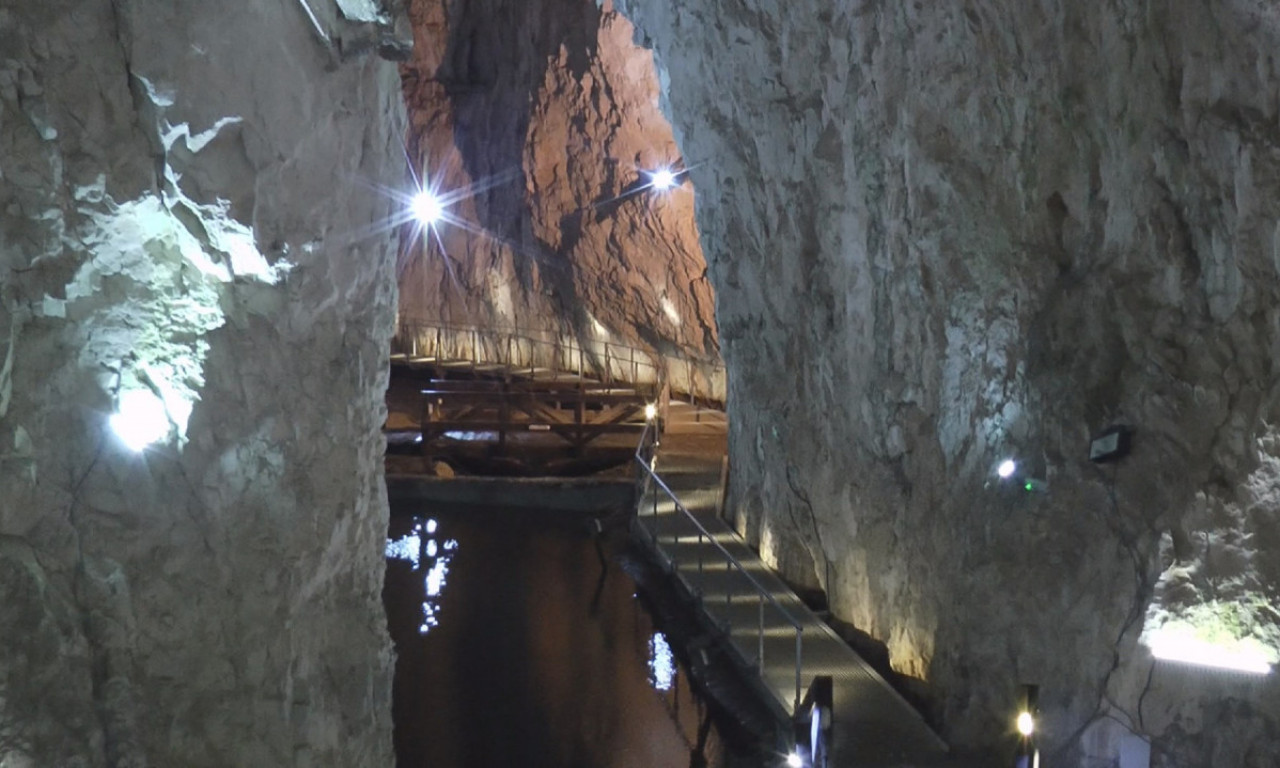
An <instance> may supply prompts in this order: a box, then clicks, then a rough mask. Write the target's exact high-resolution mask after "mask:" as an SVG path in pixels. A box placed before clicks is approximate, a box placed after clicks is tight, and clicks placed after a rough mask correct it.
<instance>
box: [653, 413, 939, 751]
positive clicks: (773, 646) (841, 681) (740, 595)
mask: <svg viewBox="0 0 1280 768" xmlns="http://www.w3.org/2000/svg"><path fill="white" fill-rule="evenodd" d="M724 441H725V417H724V415H723V414H722V413H719V412H716V411H707V410H699V409H695V408H693V407H691V406H688V405H683V404H675V403H673V404H672V409H671V413H670V417H669V419H668V421H667V424H666V431H665V433H664V434H663V436H662V439H661V444H660V446H659V448H658V454H657V466H656V470H657V472H658V474H659V475H660V476H661V477H662V478H663V479H664V481H665V482H666V483H667V485H668V486H669V487H670V488H671V490H672V491H673V492H674V493H675V494H676V496H677V497H678V498H679V499H680V502H681V503H682V504H683V505H684V506H685V508H686V509H688V510H689V511H690V512H691V513H692V514H693V515H694V517H695V518H696V519H697V521H698V522H699V523H700V524H701V525H702V526H703V528H704V529H706V530H707V531H708V532H710V533H712V534H713V535H714V536H715V537H716V539H717V540H718V541H719V543H720V545H721V546H723V547H725V548H726V549H727V550H729V552H730V553H731V554H732V555H733V556H734V557H735V558H736V559H737V560H738V561H739V562H740V563H741V564H742V565H743V566H744V567H745V568H746V570H747V572H748V573H750V574H751V576H752V577H753V578H754V579H755V580H756V581H757V582H758V583H759V584H760V585H762V586H764V587H765V588H766V589H767V590H768V591H769V592H770V594H771V595H772V597H773V598H774V600H776V601H777V603H778V604H779V605H781V606H782V607H783V608H784V609H785V610H786V612H787V613H789V614H790V616H791V617H793V618H794V619H795V620H796V621H798V623H799V624H800V625H801V626H802V628H803V632H802V662H803V663H802V676H803V681H802V685H803V687H804V688H805V689H807V688H808V686H809V684H810V682H811V681H812V679H813V678H814V676H816V675H829V676H831V678H832V679H833V687H834V704H833V707H832V709H833V723H834V728H833V730H832V738H833V744H832V751H831V758H830V760H829V762H828V765H829V766H831V768H846V767H850V766H857V767H858V768H863V767H871V766H874V767H877V768H879V767H881V766H885V767H887V766H941V765H947V764H948V761H947V747H946V745H945V744H944V743H943V742H942V740H941V739H939V738H938V736H937V735H936V734H934V732H933V731H932V730H931V729H930V728H929V727H928V725H927V724H926V723H925V722H924V720H923V718H922V717H921V716H920V715H919V713H917V712H916V710H915V709H913V708H912V707H911V706H910V705H909V704H907V703H906V701H904V700H903V699H902V698H901V697H900V696H899V695H898V694H897V693H896V692H895V691H894V690H893V689H892V688H891V687H890V686H889V684H888V683H886V682H885V680H884V679H883V678H881V677H880V675H879V674H877V673H876V672H875V670H873V669H872V668H871V667H870V666H869V665H868V664H867V663H866V662H865V661H863V660H862V658H861V657H859V656H858V655H857V654H856V653H855V652H854V651H853V650H852V649H851V648H850V647H849V646H848V645H847V644H846V643H845V642H844V641H843V640H841V639H840V637H839V636H838V635H837V634H836V633H835V632H834V631H833V630H832V629H831V628H830V627H828V626H827V625H826V624H825V623H824V622H823V621H822V620H821V619H819V618H818V617H817V616H816V615H814V614H813V612H812V611H810V610H809V609H808V608H807V607H806V606H805V605H804V603H803V602H801V600H800V599H799V598H798V597H797V596H796V595H795V594H794V593H793V592H792V591H791V590H790V589H789V588H788V587H787V586H786V584H784V583H783V582H782V580H781V579H779V578H778V577H777V576H775V575H774V574H773V572H772V571H770V570H769V569H768V568H767V567H766V566H765V565H764V563H763V562H762V561H761V560H760V558H759V557H758V556H756V554H755V553H754V552H752V551H751V549H750V548H749V547H748V546H747V545H746V544H745V542H743V541H742V539H740V538H739V537H738V536H737V534H736V533H735V532H734V531H733V530H732V529H730V528H729V526H728V525H727V524H725V523H724V522H722V521H721V520H720V519H719V517H718V516H717V508H718V506H719V505H720V502H721V498H720V496H721V487H722V486H721V483H722V480H721V477H722V474H721V473H722V457H723V455H724V448H723V447H724ZM656 511H657V514H656V516H655V515H654V514H653V497H652V496H649V495H646V497H645V498H644V499H642V501H641V504H640V513H639V515H638V517H637V520H638V521H639V524H640V525H641V526H642V527H643V530H644V531H646V532H647V533H648V534H649V535H650V539H652V538H655V537H656V539H657V541H658V542H659V545H660V548H661V552H662V555H661V557H662V558H663V559H664V560H665V561H666V562H669V563H670V564H671V565H672V566H673V570H674V572H675V573H677V574H678V575H679V578H680V579H681V580H682V582H683V584H684V586H685V588H686V589H687V590H688V591H689V592H690V593H692V594H694V595H700V596H701V601H700V602H701V605H702V608H703V610H704V612H705V613H706V614H707V616H708V617H709V618H710V619H711V620H712V622H714V623H716V624H718V625H719V626H721V627H723V628H726V629H727V630H728V634H729V637H730V638H731V640H732V644H733V647H734V648H735V650H736V651H737V654H738V656H739V657H740V659H741V660H742V661H743V662H744V664H745V665H747V666H749V667H754V666H756V662H757V657H758V656H759V653H760V649H761V646H760V642H759V633H758V627H759V626H760V624H761V617H762V616H763V624H764V643H763V651H764V663H763V665H762V668H761V672H760V682H761V688H762V690H763V691H764V692H767V695H769V696H771V697H772V702H773V704H774V705H775V706H776V707H777V710H778V711H779V712H780V713H781V714H782V715H783V716H785V717H788V718H789V717H790V716H791V714H792V712H793V708H794V706H795V703H796V702H795V644H796V643H795V633H794V630H793V628H792V627H791V625H790V624H789V623H787V621H786V619H785V618H784V617H783V616H782V615H781V613H780V612H778V611H777V610H776V609H775V608H773V607H772V605H771V604H770V603H768V602H764V601H762V600H761V599H760V598H759V597H758V596H757V592H756V590H755V588H754V586H752V585H751V584H750V582H749V581H748V580H747V578H746V577H745V576H744V575H742V574H741V573H739V572H737V571H736V570H733V569H730V568H728V567H726V565H725V559H724V557H723V555H722V554H721V553H720V552H719V551H718V550H717V549H716V548H715V547H714V545H713V544H712V543H711V542H709V541H707V540H705V537H702V536H700V534H699V532H698V530H697V528H696V527H695V526H694V525H693V523H692V522H689V521H688V520H687V519H686V518H685V517H684V515H683V514H681V513H679V512H678V511H677V510H676V508H675V505H674V504H673V503H672V502H671V501H670V500H669V499H667V498H666V496H665V494H659V496H658V503H657V510H656ZM700 539H702V540H701V541H700Z"/></svg>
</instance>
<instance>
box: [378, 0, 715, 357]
mask: <svg viewBox="0 0 1280 768" xmlns="http://www.w3.org/2000/svg"><path fill="white" fill-rule="evenodd" d="M410 12H411V16H412V19H413V29H414V35H415V38H416V46H415V52H414V57H413V59H412V60H411V61H409V62H407V63H406V65H405V67H404V75H405V99H406V103H407V105H408V108H409V113H410V122H411V128H410V133H409V145H408V146H409V154H410V156H411V157H413V158H414V161H415V164H416V166H417V168H418V169H419V170H420V171H421V173H422V174H423V178H424V182H425V184H426V185H427V186H430V187H432V188H433V189H435V190H436V191H437V193H438V194H439V195H440V196H441V198H442V199H446V200H448V201H449V205H448V206H447V209H446V212H447V220H446V222H445V223H443V224H442V225H441V226H439V227H438V228H435V229H433V230H429V231H428V232H426V233H423V234H422V235H421V236H418V237H415V236H413V233H412V231H410V232H408V233H407V237H406V247H405V249H404V250H403V251H402V254H401V263H400V287H401V295H402V301H401V313H402V315H404V316H405V317H412V318H421V319H430V320H433V321H437V322H447V323H455V324H472V323H474V324H480V325H486V326H491V327H512V326H515V327H519V328H525V329H555V330H560V329H566V330H568V331H569V332H571V333H573V334H576V335H577V336H578V337H580V338H582V339H606V340H610V341H615V342H619V343H625V344H631V345H638V346H640V347H642V348H646V349H651V350H654V351H656V352H660V353H664V354H670V355H673V356H677V357H681V356H685V357H692V358H694V359H699V360H709V359H716V358H717V355H718V340H717V336H716V326H715V318H714V296H713V294H712V291H711V286H710V282H709V281H708V279H707V276H706V263H705V261H704V259H703V256H702V249H701V246H700V244H699V242H698V234H697V228H696V226H695V224H694V195H693V188H692V185H690V184H689V183H688V182H687V179H686V178H685V177H684V176H683V175H682V176H680V177H678V180H679V181H681V182H682V183H681V185H680V186H678V187H676V188H675V189H672V190H670V191H668V192H658V191H656V190H653V189H650V188H648V187H647V185H648V183H649V181H650V177H649V176H648V175H647V174H648V172H652V171H654V170H657V169H658V168H663V167H670V168H673V169H675V170H677V171H679V170H681V169H682V168H683V161H682V158H681V155H680V150H679V147H678V146H677V145H676V142H675V140H674V139H673V137H672V134H671V127H670V125H669V123H668V122H667V120H666V118H665V116H664V115H663V114H662V111H661V109H660V108H659V104H658V96H659V85H658V80H657V76H656V72H655V70H654V67H653V61H652V56H651V55H650V53H649V51H647V50H645V49H643V48H640V47H638V46H636V45H635V43H634V42H633V40H632V38H633V34H634V32H633V29H632V27H631V24H630V23H629V22H628V21H627V20H626V19H625V18H623V17H622V16H621V15H620V14H618V13H617V12H616V11H614V10H613V9H612V7H611V6H610V5H609V4H608V3H605V4H604V5H603V6H597V4H596V3H595V2H594V1H593V0H538V1H537V2H524V1H520V2H517V1H515V0H462V1H461V2H449V3H446V2H443V0H413V2H412V3H411V4H410ZM409 229H410V230H412V227H410V228H409Z"/></svg>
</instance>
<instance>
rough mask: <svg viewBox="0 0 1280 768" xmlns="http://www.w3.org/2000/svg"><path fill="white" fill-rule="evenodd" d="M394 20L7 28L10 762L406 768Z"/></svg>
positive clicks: (191, 4)
mask: <svg viewBox="0 0 1280 768" xmlns="http://www.w3.org/2000/svg"><path fill="white" fill-rule="evenodd" d="M390 21H391V20H390V19H386V18H383V17H382V16H381V15H380V13H379V12H377V9H376V8H374V7H373V4H372V3H370V2H367V1H362V0H338V2H337V4H336V5H335V4H334V3H330V2H328V1H327V0H309V2H303V0H289V1H288V2H279V3H260V2H250V1H248V0H236V1H235V2H230V3H205V2H196V1H195V0H179V1H176V2H175V1H174V0H92V1H91V2H68V1H66V0H17V1H16V2H6V3H5V4H4V5H3V7H0V270H2V272H0V275H2V277H0V299H2V301H0V445H2V446H3V447H0V489H2V490H0V647H2V648H3V649H4V651H3V653H0V765H3V766H5V767H6V768H19V767H26V766H85V767H88V766H145V765H157V766H229V765H242V766H250V765H253V766H283V765H293V766H312V765H333V766H338V765H341V766H374V765H377V766H386V765H389V764H390V763H391V756H390V710H389V707H390V674H389V665H390V649H389V644H388V640H387V637H386V629H385V620H384V618H383V612H382V607H381V600H380V591H381V577H382V572H383V562H382V537H383V536H384V533H385V526H386V495H385V488H384V485H383V483H382V470H381V460H382V440H381V437H380V433H379V427H380V425H381V422H382V419H383V412H384V411H383V405H382V392H383V390H384V389H385V383H386V356H387V345H388V339H389V337H390V334H391V330H392V325H393V317H394V307H395V292H394V291H395V288H394V277H393V265H394V236H393V233H392V232H391V231H390V229H389V227H388V226H386V222H385V220H386V219H387V217H388V216H389V215H390V214H391V212H392V207H393V201H392V199H391V198H389V197H387V196H384V195H380V194H378V193H376V192H373V191H371V190H374V189H376V188H378V187H379V186H382V187H390V186H393V185H400V184H402V183H403V181H404V178H405V171H406V169H405V166H404V163H403V159H402V155H401V152H400V147H399V141H400V137H401V135H402V132H403V128H404V124H403V112H402V106H401V102H400V90H399V79H398V75H397V72H396V68H395V66H394V65H393V64H390V63H388V62H385V61H382V60H380V59H379V58H377V56H375V55H371V53H370V52H371V51H373V50H375V49H377V48H379V47H380V46H383V47H387V48H389V49H390V48H395V47H396V46H395V43H396V41H395V40H394V37H393V36H392V35H390V34H389V32H388V28H389V27H390ZM117 428H118V429H117ZM122 435H123V436H124V437H122ZM127 440H133V441H136V444H137V445H138V446H141V445H142V444H144V443H147V442H150V445H149V446H148V447H147V448H145V449H144V450H142V451H141V452H135V451H134V450H132V449H131V448H130V447H129V446H128V445H127V443H126V441H127Z"/></svg>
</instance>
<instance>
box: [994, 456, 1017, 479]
mask: <svg viewBox="0 0 1280 768" xmlns="http://www.w3.org/2000/svg"><path fill="white" fill-rule="evenodd" d="M1016 471H1018V463H1017V462H1016V461H1014V460H1013V459H1005V460H1004V461H1002V462H1000V466H999V467H996V474H997V475H999V476H1000V478H1001V479H1002V480H1003V479H1008V478H1010V477H1013V473H1014V472H1016Z"/></svg>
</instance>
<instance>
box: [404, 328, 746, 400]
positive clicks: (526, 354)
mask: <svg viewBox="0 0 1280 768" xmlns="http://www.w3.org/2000/svg"><path fill="white" fill-rule="evenodd" d="M432 342H434V344H432ZM420 344H423V345H425V346H426V347H427V348H432V347H434V348H435V349H436V350H437V351H439V350H440V349H442V348H445V347H446V345H448V346H451V347H453V348H454V350H455V351H456V352H460V353H465V354H469V355H470V358H471V359H470V360H469V362H473V363H476V364H481V363H501V364H504V365H509V364H512V363H513V362H514V359H513V358H522V359H525V360H528V361H529V364H530V366H532V364H533V363H535V362H538V361H539V360H540V361H541V362H542V363H543V364H547V365H549V366H551V367H554V368H557V369H559V370H564V371H566V372H570V371H572V372H576V373H578V374H579V375H583V374H585V373H591V374H593V375H598V376H600V377H601V379H602V380H604V382H605V383H606V384H612V383H614V382H618V383H626V384H632V385H638V384H651V385H654V386H659V387H660V386H661V385H663V384H667V385H668V386H670V388H671V389H672V390H673V391H675V392H683V393H684V394H687V395H689V396H690V397H692V398H696V399H701V400H702V401H704V402H715V403H723V402H724V400H725V396H726V394H727V393H726V381H727V379H726V369H725V367H724V364H723V363H719V362H713V361H706V360H698V359H695V358H692V357H687V356H677V355H656V354H655V353H653V352H650V351H648V350H645V349H641V348H639V347H635V346H632V345H630V344H621V343H618V342H615V341H609V340H607V339H587V340H582V339H579V338H578V337H577V336H576V335H575V334H572V333H566V332H563V331H558V330H553V329H539V328H518V327H514V326H478V325H465V324H456V323H440V322H434V321H429V320H422V319H417V318H405V317H402V318H400V319H399V320H398V322H397V330H396V334H395V336H394V337H393V338H392V340H391V348H392V351H393V352H400V353H402V354H409V355H416V354H418V353H419V351H420V350H419V349H418V347H419V345H420ZM520 347H524V349H520ZM535 348H536V349H537V350H539V351H540V352H541V354H539V353H538V352H535ZM463 350H466V351H465V352H463ZM491 351H492V352H493V354H490V352H491ZM504 353H505V354H504ZM522 353H523V354H522ZM575 358H576V360H575ZM681 368H683V374H684V375H683V376H681V375H680V371H679V369H681Z"/></svg>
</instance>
